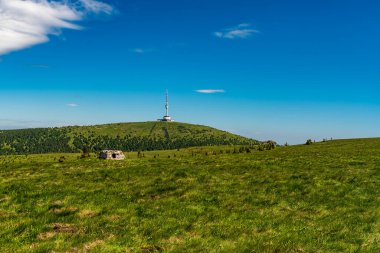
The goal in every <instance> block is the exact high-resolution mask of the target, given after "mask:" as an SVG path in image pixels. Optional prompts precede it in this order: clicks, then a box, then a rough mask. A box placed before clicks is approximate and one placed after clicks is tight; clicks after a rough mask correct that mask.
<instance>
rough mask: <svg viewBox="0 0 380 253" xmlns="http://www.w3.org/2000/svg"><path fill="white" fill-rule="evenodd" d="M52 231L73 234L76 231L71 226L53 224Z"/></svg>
mask: <svg viewBox="0 0 380 253" xmlns="http://www.w3.org/2000/svg"><path fill="white" fill-rule="evenodd" d="M53 229H54V231H55V232H57V233H70V234H72V233H75V232H76V231H77V230H78V229H77V228H76V227H75V226H74V225H72V224H63V223H55V224H54V225H53Z"/></svg>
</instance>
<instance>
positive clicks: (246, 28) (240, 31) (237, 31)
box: [214, 23, 259, 39]
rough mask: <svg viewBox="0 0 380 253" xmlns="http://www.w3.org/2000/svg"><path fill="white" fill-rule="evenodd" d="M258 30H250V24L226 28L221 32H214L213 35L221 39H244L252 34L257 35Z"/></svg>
mask: <svg viewBox="0 0 380 253" xmlns="http://www.w3.org/2000/svg"><path fill="white" fill-rule="evenodd" d="M258 32H259V31H258V30H254V29H252V28H251V24H248V23H242V24H240V25H237V26H235V27H231V28H227V29H224V30H222V31H218V32H214V35H215V36H216V37H218V38H222V39H246V38H248V37H250V36H251V35H252V34H254V33H258Z"/></svg>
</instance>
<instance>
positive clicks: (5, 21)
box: [0, 0, 113, 55]
mask: <svg viewBox="0 0 380 253" xmlns="http://www.w3.org/2000/svg"><path fill="white" fill-rule="evenodd" d="M112 12H113V8H112V7H111V6H110V5H108V4H105V3H103V2H100V1H96V0H72V1H67V0H58V1H51V0H0V55H3V54H7V53H9V52H12V51H17V50H21V49H24V48H28V47H31V46H34V45H37V44H41V43H45V42H47V41H49V37H48V35H59V34H60V33H61V29H64V28H66V29H76V30H79V29H81V27H80V26H79V25H77V24H75V23H74V22H76V21H80V20H83V19H84V18H85V17H86V15H87V14H90V13H95V14H100V13H105V14H111V13H112Z"/></svg>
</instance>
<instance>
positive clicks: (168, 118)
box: [0, 0, 173, 122]
mask: <svg viewBox="0 0 380 253" xmlns="http://www.w3.org/2000/svg"><path fill="white" fill-rule="evenodd" d="M0 1H1V0H0ZM165 109H166V114H165V116H164V117H163V118H162V119H159V121H166V122H171V121H173V120H172V117H170V116H169V92H168V89H166V103H165Z"/></svg>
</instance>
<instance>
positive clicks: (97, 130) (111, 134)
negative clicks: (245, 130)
mask: <svg viewBox="0 0 380 253" xmlns="http://www.w3.org/2000/svg"><path fill="white" fill-rule="evenodd" d="M256 143H257V141H256V140H253V139H249V138H245V137H242V136H239V135H235V134H231V133H229V132H226V131H222V130H218V129H215V128H211V127H207V126H202V125H193V124H186V123H179V122H170V123H169V122H136V123H115V124H105V125H94V126H67V127H57V128H34V129H19V130H5V131H0V154H3V155H4V154H39V153H58V152H63V153H73V152H78V151H80V150H82V149H84V148H85V149H87V150H90V151H95V152H96V151H99V150H102V149H120V150H124V151H139V150H141V151H145V150H163V149H178V148H185V147H194V146H210V145H253V144H256Z"/></svg>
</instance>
